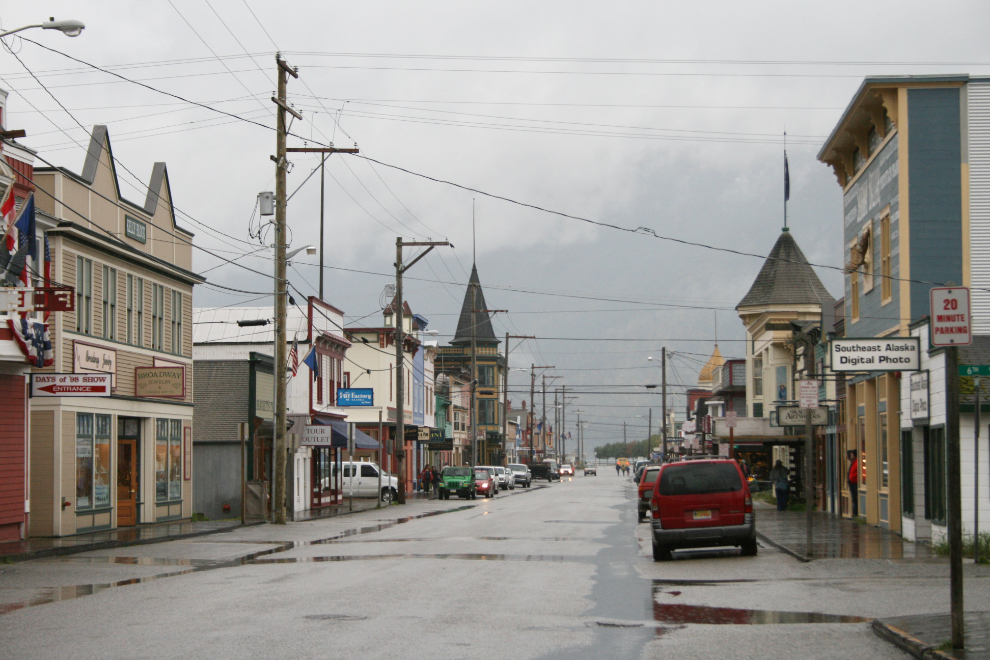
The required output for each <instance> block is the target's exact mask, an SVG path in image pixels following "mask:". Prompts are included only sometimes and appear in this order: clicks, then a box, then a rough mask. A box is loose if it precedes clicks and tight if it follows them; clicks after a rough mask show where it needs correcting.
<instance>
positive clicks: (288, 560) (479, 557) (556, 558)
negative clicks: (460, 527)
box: [250, 552, 588, 564]
mask: <svg viewBox="0 0 990 660" xmlns="http://www.w3.org/2000/svg"><path fill="white" fill-rule="evenodd" d="M380 559H463V560H466V561H540V562H556V563H561V562H565V561H572V562H576V561H588V559H587V558H583V557H565V556H563V555H503V554H480V553H463V552H462V553H441V554H394V555H331V556H326V557H273V558H271V559H257V560H254V561H252V562H250V563H252V564H310V563H314V562H333V561H374V560H380Z"/></svg>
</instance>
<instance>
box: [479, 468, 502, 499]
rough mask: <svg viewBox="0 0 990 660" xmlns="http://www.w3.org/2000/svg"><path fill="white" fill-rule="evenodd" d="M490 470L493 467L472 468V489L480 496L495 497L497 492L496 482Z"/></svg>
mask: <svg viewBox="0 0 990 660" xmlns="http://www.w3.org/2000/svg"><path fill="white" fill-rule="evenodd" d="M492 470H493V468H483V467H476V468H474V489H475V491H476V492H477V493H478V494H479V495H481V496H482V497H495V495H497V494H498V482H497V481H496V480H495V473H494V472H493V471H492Z"/></svg>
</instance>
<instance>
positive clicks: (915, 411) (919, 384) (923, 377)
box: [911, 371, 928, 419]
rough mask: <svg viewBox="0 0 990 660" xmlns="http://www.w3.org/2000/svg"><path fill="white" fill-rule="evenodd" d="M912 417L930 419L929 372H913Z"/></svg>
mask: <svg viewBox="0 0 990 660" xmlns="http://www.w3.org/2000/svg"><path fill="white" fill-rule="evenodd" d="M911 419H928V372H927V371H919V372H918V373H916V374H911Z"/></svg>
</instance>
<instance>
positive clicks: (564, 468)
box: [560, 463, 574, 477]
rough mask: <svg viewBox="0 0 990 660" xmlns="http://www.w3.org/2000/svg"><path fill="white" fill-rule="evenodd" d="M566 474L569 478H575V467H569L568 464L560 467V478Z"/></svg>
mask: <svg viewBox="0 0 990 660" xmlns="http://www.w3.org/2000/svg"><path fill="white" fill-rule="evenodd" d="M565 474H566V475H567V476H568V477H573V476H574V466H573V465H568V464H567V463H564V464H563V465H561V466H560V476H564V475H565Z"/></svg>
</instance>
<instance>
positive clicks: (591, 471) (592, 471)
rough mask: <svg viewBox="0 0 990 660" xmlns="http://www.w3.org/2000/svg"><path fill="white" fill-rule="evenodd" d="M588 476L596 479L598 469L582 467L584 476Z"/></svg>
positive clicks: (592, 466) (588, 466)
mask: <svg viewBox="0 0 990 660" xmlns="http://www.w3.org/2000/svg"><path fill="white" fill-rule="evenodd" d="M589 474H590V475H591V476H593V477H597V476H598V468H597V467H596V466H594V465H585V466H584V476H586V477H587V476H588V475H589Z"/></svg>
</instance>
